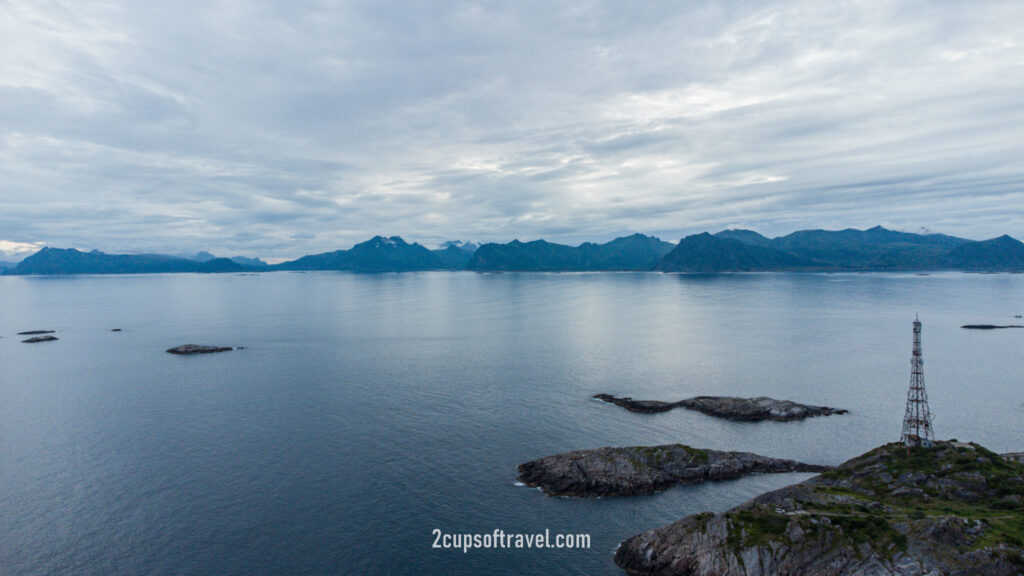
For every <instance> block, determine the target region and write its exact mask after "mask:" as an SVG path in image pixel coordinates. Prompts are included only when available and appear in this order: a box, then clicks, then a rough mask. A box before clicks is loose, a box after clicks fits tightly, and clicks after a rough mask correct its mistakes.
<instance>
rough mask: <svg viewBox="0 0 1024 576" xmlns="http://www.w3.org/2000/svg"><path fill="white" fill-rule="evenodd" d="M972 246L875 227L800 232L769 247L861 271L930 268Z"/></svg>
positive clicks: (946, 238) (961, 241)
mask: <svg viewBox="0 0 1024 576" xmlns="http://www.w3.org/2000/svg"><path fill="white" fill-rule="evenodd" d="M966 242H970V240H965V239H963V238H956V237H954V236H946V235H944V234H926V235H921V234H911V233H908V232H896V231H893V230H887V229H885V228H882V227H881V226H875V227H874V228H870V229H868V230H856V229H853V228H847V229H845V230H836V231H832V230H801V231H799V232H793V233H792V234H789V235H787V236H782V237H780V238H774V239H772V240H771V241H770V242H769V244H768V246H769V247H771V248H775V249H777V250H782V251H784V252H788V253H790V254H793V255H794V256H798V257H800V258H804V259H807V260H811V261H814V262H817V263H819V264H821V265H823V266H827V267H834V268H840V269H859V270H906V269H917V268H931V267H934V266H935V265H936V263H937V262H938V261H939V259H941V258H942V257H943V256H945V255H946V254H947V253H949V251H950V250H952V249H953V248H956V247H957V246H959V245H961V244H964V243H966Z"/></svg>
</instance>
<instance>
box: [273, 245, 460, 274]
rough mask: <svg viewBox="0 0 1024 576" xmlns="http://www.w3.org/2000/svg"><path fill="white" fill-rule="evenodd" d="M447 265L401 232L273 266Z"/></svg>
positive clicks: (401, 268) (366, 268)
mask: <svg viewBox="0 0 1024 576" xmlns="http://www.w3.org/2000/svg"><path fill="white" fill-rule="evenodd" d="M443 268H445V265H444V263H443V262H442V259H441V257H439V256H438V255H437V254H435V253H433V252H431V251H430V250H428V249H426V248H424V247H423V246H422V245H420V244H418V243H415V242H414V243H412V244H409V243H408V242H406V241H405V240H403V239H402V238H401V237H399V236H392V237H390V238H385V237H383V236H374V237H373V238H371V239H369V240H367V241H366V242H362V243H360V244H356V245H355V246H353V247H352V249H350V250H335V251H334V252H325V253H323V254H313V255H310V256H303V257H302V258H299V259H298V260H292V261H290V262H282V263H281V264H277V265H276V266H271V267H270V269H271V270H351V271H353V272H410V271H415V270H439V269H443Z"/></svg>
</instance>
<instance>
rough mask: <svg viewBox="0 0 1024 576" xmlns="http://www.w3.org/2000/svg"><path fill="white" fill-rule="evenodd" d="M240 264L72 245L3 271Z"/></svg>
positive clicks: (192, 268)
mask: <svg viewBox="0 0 1024 576" xmlns="http://www.w3.org/2000/svg"><path fill="white" fill-rule="evenodd" d="M243 270H245V268H243V267H242V266H241V265H239V264H237V263H235V262H232V261H231V260H228V259H227V258H214V259H212V260H208V261H206V262H196V261H194V260H189V259H187V258H180V257H177V256H165V255H162V254H105V253H103V252H100V251H99V250H93V251H92V252H81V251H79V250H75V249H74V248H43V249H42V250H40V251H39V252H36V253H35V254H33V255H32V256H29V257H28V258H25V259H24V260H22V261H21V262H20V263H18V265H17V266H15V267H14V268H12V269H10V270H6V271H5V272H4V273H5V274H13V275H27V274H149V273H159V272H241V271H243Z"/></svg>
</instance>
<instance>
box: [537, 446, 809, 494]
mask: <svg viewBox="0 0 1024 576" xmlns="http://www.w3.org/2000/svg"><path fill="white" fill-rule="evenodd" d="M827 469H828V467H826V466H818V465H814V464H804V463H802V462H796V461H793V460H781V459H777V458H768V457H765V456H759V455H757V454H751V453H748V452H720V451H717V450H700V449H697V448H691V447H689V446H684V445H682V444H669V445H665V446H630V447H623V448H597V449H594V450H576V451H573V452H566V453H564V454H556V455H554V456H546V457H544V458H540V459H537V460H533V461H531V462H526V463H525V464H520V465H519V467H518V471H519V480H520V481H521V482H523V483H525V484H527V485H529V486H536V487H540V488H541V489H542V490H543V491H544V492H545V493H547V494H549V495H552V496H580V497H584V496H626V495H631V494H647V493H651V492H657V491H660V490H665V489H666V488H669V487H671V486H675V485H677V484H698V483H701V482H707V481H716V480H727V479H731V478H738V477H740V476H745V475H748V474H759V473H769V472H822V471H824V470H827Z"/></svg>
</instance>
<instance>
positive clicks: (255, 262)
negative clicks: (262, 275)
mask: <svg viewBox="0 0 1024 576" xmlns="http://www.w3.org/2000/svg"><path fill="white" fill-rule="evenodd" d="M228 260H231V261H232V262H234V263H235V264H241V265H242V266H245V267H246V268H257V269H258V268H266V267H267V266H270V264H267V263H266V262H264V261H263V260H260V259H259V258H248V257H246V256H232V257H231V258H228Z"/></svg>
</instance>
